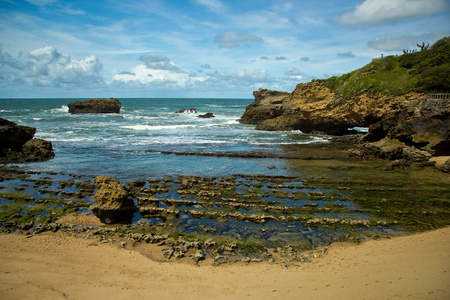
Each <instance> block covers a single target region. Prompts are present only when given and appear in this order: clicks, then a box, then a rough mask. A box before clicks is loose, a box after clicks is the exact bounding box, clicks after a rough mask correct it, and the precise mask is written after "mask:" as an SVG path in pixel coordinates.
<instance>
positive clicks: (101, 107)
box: [68, 98, 122, 114]
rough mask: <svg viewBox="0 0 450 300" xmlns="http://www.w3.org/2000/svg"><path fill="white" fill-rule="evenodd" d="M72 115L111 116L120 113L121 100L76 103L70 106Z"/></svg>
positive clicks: (90, 100) (94, 100)
mask: <svg viewBox="0 0 450 300" xmlns="http://www.w3.org/2000/svg"><path fill="white" fill-rule="evenodd" d="M68 106H69V113H71V114H101V113H103V114H111V113H115V114H118V113H120V108H121V106H122V105H121V103H120V101H119V99H115V98H108V99H99V98H93V99H89V100H85V101H75V102H72V103H69V104H68Z"/></svg>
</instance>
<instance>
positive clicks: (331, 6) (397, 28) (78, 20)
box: [0, 0, 450, 98]
mask: <svg viewBox="0 0 450 300" xmlns="http://www.w3.org/2000/svg"><path fill="white" fill-rule="evenodd" d="M449 9H450V3H449V0H355V1H353V0H322V1H317V0H304V1H285V0H274V1H269V0H257V1H256V0H237V1H234V0H227V1H225V0H185V1H169V0H151V1H148V0H96V1H85V0H73V1H61V0H28V1H22V0H0V68H1V70H0V98H8V97H14V98H20V97H81V98H83V97H86V98H91V97H110V96H111V97H122V98H124V97H149V98H151V97H202V98H207V97H220V98H227V97H230V98H252V92H253V91H254V90H257V89H258V88H261V87H262V88H268V89H275V90H283V91H289V92H291V91H292V90H293V89H294V88H295V86H296V84H298V83H301V82H307V81H310V80H311V79H314V78H327V77H330V76H334V75H341V74H344V73H347V72H349V71H352V70H354V69H357V68H360V67H362V66H364V65H365V64H367V63H369V62H370V61H371V59H372V58H375V57H379V56H381V54H384V55H392V54H393V55H395V54H401V53H402V50H403V49H415V48H417V47H416V44H417V43H422V42H426V43H430V44H432V43H434V42H435V41H437V40H438V39H440V38H442V37H445V36H449V35H450V11H449Z"/></svg>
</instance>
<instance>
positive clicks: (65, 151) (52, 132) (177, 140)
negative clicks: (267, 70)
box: [0, 98, 328, 181]
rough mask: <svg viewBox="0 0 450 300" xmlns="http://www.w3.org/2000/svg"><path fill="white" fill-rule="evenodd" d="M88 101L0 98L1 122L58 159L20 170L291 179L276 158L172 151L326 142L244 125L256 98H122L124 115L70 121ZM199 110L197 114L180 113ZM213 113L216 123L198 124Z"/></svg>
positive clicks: (267, 149) (264, 149)
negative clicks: (27, 131)
mask: <svg viewBox="0 0 450 300" xmlns="http://www.w3.org/2000/svg"><path fill="white" fill-rule="evenodd" d="M80 100H86V99H0V117H1V118H4V119H7V120H10V121H13V122H15V123H17V124H19V125H25V126H31V127H35V128H36V134H35V137H36V138H41V139H45V140H49V141H51V142H52V144H53V149H54V152H55V158H53V159H51V160H48V161H44V162H35V163H26V164H16V165H17V166H18V167H20V168H22V169H25V170H29V171H39V172H56V173H60V172H64V173H70V174H75V175H86V176H97V175H107V176H111V177H115V178H117V179H119V180H121V181H122V180H123V181H125V180H137V179H144V178H160V177H163V176H166V175H195V176H227V175H230V174H265V175H292V174H291V172H292V171H291V170H289V168H286V167H285V166H284V161H283V160H281V159H277V158H258V159H245V158H232V157H215V156H192V155H191V156H183V155H175V154H165V153H167V152H200V153H201V152H205V153H223V152H227V153H235V152H259V153H283V151H284V150H283V145H288V144H308V143H317V142H319V143H322V142H323V143H326V142H327V141H328V137H327V136H320V135H311V134H304V133H302V132H300V131H289V132H267V131H258V130H255V128H254V127H255V126H254V125H246V124H240V123H239V118H240V117H241V116H242V114H243V113H244V111H245V108H246V106H247V105H249V104H251V103H252V102H253V99H227V98H223V99H197V98H189V99H187V98H173V99H169V98H167V99H166V98H124V99H120V102H121V104H122V108H121V111H120V113H119V114H76V115H73V114H70V113H69V112H68V110H69V109H68V104H69V103H71V102H74V101H80ZM191 108H194V109H196V110H197V113H192V112H185V113H176V112H178V111H180V110H183V109H184V110H189V109H191ZM205 113H213V114H214V116H215V117H214V118H209V119H204V118H199V117H198V116H199V115H202V114H205Z"/></svg>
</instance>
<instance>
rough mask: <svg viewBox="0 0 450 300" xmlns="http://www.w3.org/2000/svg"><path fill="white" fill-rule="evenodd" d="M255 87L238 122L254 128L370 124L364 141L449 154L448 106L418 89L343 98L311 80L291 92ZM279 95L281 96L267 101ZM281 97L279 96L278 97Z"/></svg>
mask: <svg viewBox="0 0 450 300" xmlns="http://www.w3.org/2000/svg"><path fill="white" fill-rule="evenodd" d="M277 93H278V92H274V91H268V90H261V89H260V90H259V91H257V92H254V96H255V102H254V103H252V104H250V105H249V106H247V108H246V110H245V112H244V114H243V116H242V118H241V119H240V122H241V123H245V124H256V125H257V126H256V129H257V130H268V131H275V130H279V131H284V130H300V131H302V132H304V133H312V132H323V133H325V134H331V135H343V134H347V133H348V132H349V128H353V127H369V134H368V135H367V136H366V137H365V140H366V141H368V142H376V141H379V140H381V139H384V138H388V139H397V140H399V141H401V142H403V143H405V144H406V145H407V146H414V147H415V148H418V149H421V150H425V151H427V152H429V153H431V154H433V155H450V105H449V104H445V105H434V104H433V102H432V101H429V100H427V95H425V94H422V93H416V92H412V93H408V94H404V95H395V96H394V95H384V94H383V95H381V94H370V93H369V92H368V91H362V92H360V93H359V94H355V95H353V96H351V98H347V99H344V98H342V97H341V96H339V95H337V94H335V92H334V91H333V90H332V89H330V88H328V87H327V86H326V81H321V80H315V81H311V82H308V83H304V84H299V85H297V87H296V88H295V89H294V91H293V92H292V93H290V94H288V93H284V94H277ZM273 97H279V99H280V100H278V101H276V100H270V99H273ZM283 97H284V98H283Z"/></svg>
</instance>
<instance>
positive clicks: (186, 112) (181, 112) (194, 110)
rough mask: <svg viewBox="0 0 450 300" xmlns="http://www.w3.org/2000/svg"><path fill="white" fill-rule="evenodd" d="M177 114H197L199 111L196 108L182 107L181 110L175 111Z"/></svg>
mask: <svg viewBox="0 0 450 300" xmlns="http://www.w3.org/2000/svg"><path fill="white" fill-rule="evenodd" d="M175 113H176V114H196V113H198V111H197V110H196V109H195V108H190V109H180V110H179V111H176V112H175Z"/></svg>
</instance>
